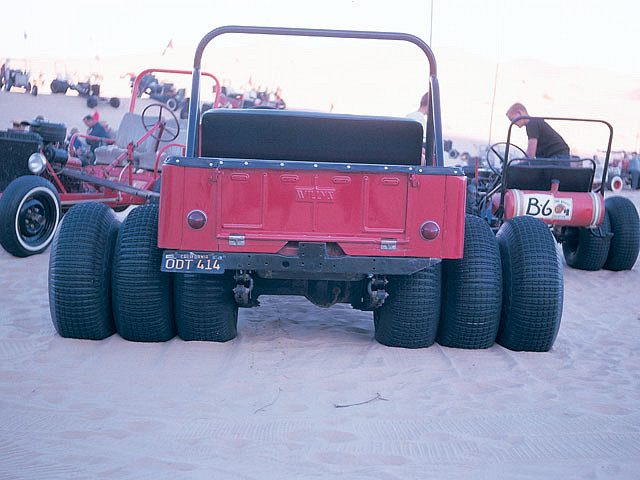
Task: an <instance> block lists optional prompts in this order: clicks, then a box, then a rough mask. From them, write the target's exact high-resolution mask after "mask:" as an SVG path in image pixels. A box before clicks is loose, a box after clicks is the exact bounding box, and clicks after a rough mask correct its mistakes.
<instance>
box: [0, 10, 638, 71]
mask: <svg viewBox="0 0 640 480" xmlns="http://www.w3.org/2000/svg"><path fill="white" fill-rule="evenodd" d="M89 5H91V6H82V5H80V4H73V3H67V4H64V3H60V2H52V1H50V0H32V1H30V2H28V7H27V6H26V4H25V6H23V7H24V8H23V7H21V6H19V5H18V4H11V5H10V6H9V8H5V9H4V11H3V17H4V21H3V25H2V28H1V29H0V45H1V47H0V55H1V56H3V57H10V56H30V57H31V56H54V57H55V56H58V57H61V58H67V57H76V56H95V55H99V56H103V57H104V56H111V55H122V54H124V53H130V52H132V51H136V52H137V51H145V50H159V49H160V50H161V49H162V48H164V46H165V45H166V44H167V42H168V41H169V39H173V43H174V45H181V46H190V45H191V46H193V47H195V45H196V44H197V42H198V40H199V39H200V38H201V37H202V36H203V35H204V34H205V33H206V32H207V31H209V30H211V29H213V28H215V27H216V26H220V25H229V24H231V25H269V26H283V27H311V28H335V29H354V30H383V31H400V32H406V33H411V34H414V35H417V36H419V37H421V38H423V39H425V40H426V41H427V42H428V41H429V37H430V33H431V38H432V43H433V46H434V49H436V48H437V47H438V46H439V45H444V46H454V47H458V48H462V49H466V50H470V51H473V52H476V53H478V54H481V55H483V56H486V57H489V58H492V59H498V58H500V59H501V60H509V59H514V58H518V57H530V58H535V59H539V60H542V61H545V62H550V63H555V64H569V65H575V64H579V65H588V66H598V67H602V68H606V69H611V70H614V71H617V72H620V73H628V74H633V75H640V53H639V50H640V49H639V48H638V43H639V42H638V30H639V29H638V22H640V2H635V1H629V0H611V1H608V2H602V1H601V0H536V1H530V0H527V1H523V0H515V1H507V0H433V32H430V24H431V21H430V19H431V17H430V15H431V5H432V1H431V0H396V1H389V0H324V1H321V2H320V1H308V0H272V1H258V0H238V1H235V2H229V1H228V0H205V1H202V0H198V1H189V0H184V1H182V2H180V1H175V0H174V1H166V0H154V1H153V2H131V1H123V0H113V1H111V2H100V3H92V4H89ZM98 5H102V7H98ZM107 6H108V7H107ZM25 32H26V34H27V39H26V40H24V34H25Z"/></svg>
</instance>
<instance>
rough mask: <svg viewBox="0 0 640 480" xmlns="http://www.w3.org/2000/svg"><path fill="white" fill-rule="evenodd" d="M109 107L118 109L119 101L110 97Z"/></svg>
mask: <svg viewBox="0 0 640 480" xmlns="http://www.w3.org/2000/svg"><path fill="white" fill-rule="evenodd" d="M109 105H111V106H112V107H113V108H118V107H119V106H120V99H119V98H118V97H111V98H110V99H109Z"/></svg>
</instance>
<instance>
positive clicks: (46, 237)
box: [0, 175, 61, 257]
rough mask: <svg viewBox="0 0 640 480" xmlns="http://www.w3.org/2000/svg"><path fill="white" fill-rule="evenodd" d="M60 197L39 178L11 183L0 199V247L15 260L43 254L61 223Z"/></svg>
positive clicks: (16, 180)
mask: <svg viewBox="0 0 640 480" xmlns="http://www.w3.org/2000/svg"><path fill="white" fill-rule="evenodd" d="M60 218H61V212H60V197H59V196H58V192H57V191H56V189H55V187H54V186H53V185H52V184H51V182H49V181H48V180H45V179H44V178H42V177H36V176H31V175H25V176H23V177H18V178H16V179H15V180H14V181H12V182H11V183H10V184H9V186H8V187H7V188H6V189H5V190H4V192H3V193H2V196H1V197H0V244H2V246H3V247H4V249H5V250H6V251H7V252H9V253H10V254H12V255H15V256H16V257H27V256H29V255H35V254H37V253H42V252H43V251H44V250H46V248H47V247H48V246H49V244H50V243H51V241H52V240H53V235H54V233H55V232H56V228H57V227H58V223H59V222H60Z"/></svg>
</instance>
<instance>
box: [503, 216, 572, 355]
mask: <svg viewBox="0 0 640 480" xmlns="http://www.w3.org/2000/svg"><path fill="white" fill-rule="evenodd" d="M497 239H498V244H499V245H500V256H501V259H502V291H503V294H502V317H501V319H500V328H499V330H498V338H497V340H496V341H497V342H498V343H499V344H500V345H502V346H503V347H506V348H509V349H510V350H516V351H522V350H524V351H532V352H546V351H548V350H549V349H551V347H552V346H553V342H554V341H555V339H556V335H557V334H558V329H559V328H560V318H561V317H562V302H563V297H564V284H563V277H562V266H561V264H560V261H559V257H558V252H557V250H556V242H555V239H554V238H553V235H552V234H551V232H550V230H549V227H547V225H545V223H544V222H543V221H542V220H539V219H537V218H534V217H526V216H523V217H515V218H512V219H510V220H507V221H506V222H505V223H504V224H503V225H502V227H500V230H499V231H498V234H497Z"/></svg>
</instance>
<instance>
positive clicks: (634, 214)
mask: <svg viewBox="0 0 640 480" xmlns="http://www.w3.org/2000/svg"><path fill="white" fill-rule="evenodd" d="M604 204H605V207H606V211H607V213H608V214H609V220H610V221H611V231H612V232H613V237H612V238H611V247H609V256H608V257H607V261H606V263H605V264H604V268H606V269H607V270H614V271H620V270H631V269H632V268H633V266H634V265H635V263H636V260H637V259H638V250H640V221H639V220H638V211H637V210H636V207H635V205H634V204H633V203H632V202H631V200H629V199H627V198H624V197H610V198H607V199H606V200H605V202H604Z"/></svg>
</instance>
